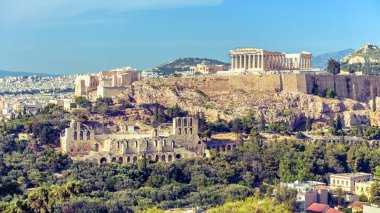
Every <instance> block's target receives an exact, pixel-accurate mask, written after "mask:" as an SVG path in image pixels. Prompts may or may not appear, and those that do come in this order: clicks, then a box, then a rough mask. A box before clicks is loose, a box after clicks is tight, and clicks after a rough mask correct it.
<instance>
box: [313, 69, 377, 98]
mask: <svg viewBox="0 0 380 213" xmlns="http://www.w3.org/2000/svg"><path fill="white" fill-rule="evenodd" d="M305 77H306V86H307V93H308V94H312V89H313V85H314V84H316V85H317V87H318V90H319V91H323V90H326V89H329V88H332V89H334V90H335V92H336V93H337V96H338V97H340V98H350V99H354V100H357V101H368V100H370V99H372V98H373V97H374V96H380V76H344V75H339V76H331V75H306V76H305Z"/></svg>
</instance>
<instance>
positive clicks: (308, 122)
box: [305, 117, 313, 131]
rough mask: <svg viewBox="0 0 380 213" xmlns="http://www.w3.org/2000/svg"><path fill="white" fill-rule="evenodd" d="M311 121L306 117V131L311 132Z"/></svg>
mask: <svg viewBox="0 0 380 213" xmlns="http://www.w3.org/2000/svg"><path fill="white" fill-rule="evenodd" d="M312 123H313V122H312V119H311V118H309V117H307V118H306V124H305V128H306V130H307V131H310V130H311V127H312Z"/></svg>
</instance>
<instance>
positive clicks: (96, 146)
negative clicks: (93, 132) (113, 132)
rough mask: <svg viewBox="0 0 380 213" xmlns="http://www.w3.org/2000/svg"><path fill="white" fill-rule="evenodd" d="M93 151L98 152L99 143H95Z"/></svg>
mask: <svg viewBox="0 0 380 213" xmlns="http://www.w3.org/2000/svg"><path fill="white" fill-rule="evenodd" d="M95 151H96V152H99V144H95Z"/></svg>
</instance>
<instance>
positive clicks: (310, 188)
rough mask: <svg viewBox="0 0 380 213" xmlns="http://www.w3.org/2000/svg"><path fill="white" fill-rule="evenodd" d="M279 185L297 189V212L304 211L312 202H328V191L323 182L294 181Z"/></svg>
mask: <svg viewBox="0 0 380 213" xmlns="http://www.w3.org/2000/svg"><path fill="white" fill-rule="evenodd" d="M281 185H284V186H287V187H289V188H292V189H295V190H297V192H298V193H297V200H296V209H297V211H299V212H306V209H307V208H308V207H309V206H310V205H311V204H313V203H321V204H328V191H327V189H326V184H325V183H322V182H316V181H305V182H303V181H295V182H294V183H282V184H281Z"/></svg>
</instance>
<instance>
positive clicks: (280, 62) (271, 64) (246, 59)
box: [230, 48, 311, 72]
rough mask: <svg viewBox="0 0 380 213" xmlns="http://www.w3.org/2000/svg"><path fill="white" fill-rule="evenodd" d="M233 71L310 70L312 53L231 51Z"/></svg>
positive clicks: (255, 50)
mask: <svg viewBox="0 0 380 213" xmlns="http://www.w3.org/2000/svg"><path fill="white" fill-rule="evenodd" d="M230 57H231V71H240V72H242V71H258V72H260V71H270V70H276V71H278V70H310V69H311V53H309V52H301V53H298V54H285V53H282V52H272V51H267V50H264V49H256V48H239V49H235V50H231V51H230Z"/></svg>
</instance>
